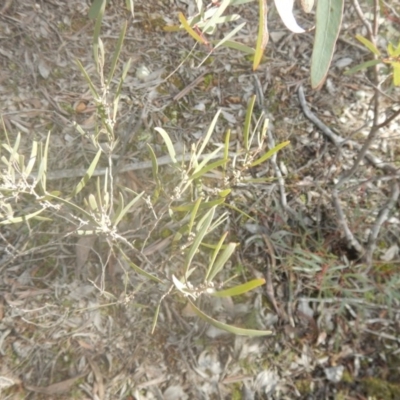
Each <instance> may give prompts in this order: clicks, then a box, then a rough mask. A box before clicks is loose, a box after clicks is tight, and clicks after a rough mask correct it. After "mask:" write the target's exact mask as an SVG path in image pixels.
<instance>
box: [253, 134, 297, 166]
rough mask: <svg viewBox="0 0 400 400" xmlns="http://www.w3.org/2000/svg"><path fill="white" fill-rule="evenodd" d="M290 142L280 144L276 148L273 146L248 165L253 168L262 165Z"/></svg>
mask: <svg viewBox="0 0 400 400" xmlns="http://www.w3.org/2000/svg"><path fill="white" fill-rule="evenodd" d="M289 143H290V141H289V140H288V141H286V142H282V143H279V144H278V145H277V146H275V147H274V148H273V149H271V150H268V151H267V152H266V153H265V154H263V155H262V156H261V157H260V158H258V159H257V160H256V161H254V162H252V163H251V164H250V167H255V166H256V165H259V164H262V163H263V162H264V161H266V160H268V159H269V158H271V157H272V156H273V155H274V154H275V153H277V152H278V151H279V150H281V149H283V148H284V147H286V146H287V145H288V144H289Z"/></svg>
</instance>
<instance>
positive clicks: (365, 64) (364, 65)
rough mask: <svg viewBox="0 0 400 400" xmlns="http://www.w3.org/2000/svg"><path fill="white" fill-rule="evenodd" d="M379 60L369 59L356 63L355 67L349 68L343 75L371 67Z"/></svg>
mask: <svg viewBox="0 0 400 400" xmlns="http://www.w3.org/2000/svg"><path fill="white" fill-rule="evenodd" d="M380 62H381V60H369V61H366V62H363V63H361V64H358V65H356V66H355V67H353V68H350V69H348V70H347V71H345V72H344V75H353V74H355V73H356V72H358V71H361V70H363V69H367V68H369V67H373V66H374V65H377V64H379V63H380Z"/></svg>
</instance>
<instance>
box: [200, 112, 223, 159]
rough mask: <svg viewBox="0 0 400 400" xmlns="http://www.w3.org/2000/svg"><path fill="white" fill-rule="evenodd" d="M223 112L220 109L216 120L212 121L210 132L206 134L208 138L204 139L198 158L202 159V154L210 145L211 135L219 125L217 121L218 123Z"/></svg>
mask: <svg viewBox="0 0 400 400" xmlns="http://www.w3.org/2000/svg"><path fill="white" fill-rule="evenodd" d="M221 111H222V109H219V110H218V111H217V113H216V114H215V115H214V118H213V120H212V121H211V124H210V126H209V128H208V131H207V133H206V136H205V137H204V139H203V143H202V144H201V147H200V150H199V151H198V152H197V153H196V156H197V157H200V156H201V154H202V153H203V151H204V149H205V148H206V146H207V144H208V142H209V140H210V138H211V135H212V133H213V132H214V129H215V126H216V125H217V121H218V118H219V116H220V114H221Z"/></svg>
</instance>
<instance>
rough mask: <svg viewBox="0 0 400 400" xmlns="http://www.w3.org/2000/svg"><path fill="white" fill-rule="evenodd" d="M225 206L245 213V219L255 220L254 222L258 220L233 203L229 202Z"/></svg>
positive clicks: (242, 213)
mask: <svg viewBox="0 0 400 400" xmlns="http://www.w3.org/2000/svg"><path fill="white" fill-rule="evenodd" d="M225 207H228V208H230V209H231V210H234V211H236V212H237V213H239V214H241V215H243V217H245V219H248V220H249V221H254V222H256V220H255V219H254V218H253V217H251V216H250V215H249V214H247V213H245V212H244V211H242V210H240V209H239V208H237V207H235V206H233V205H232V204H229V203H227V204H225Z"/></svg>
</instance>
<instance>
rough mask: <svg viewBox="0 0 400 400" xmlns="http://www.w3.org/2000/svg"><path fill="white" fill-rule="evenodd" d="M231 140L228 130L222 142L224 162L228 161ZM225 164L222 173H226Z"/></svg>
mask: <svg viewBox="0 0 400 400" xmlns="http://www.w3.org/2000/svg"><path fill="white" fill-rule="evenodd" d="M230 140H231V130H230V129H228V130H227V131H226V134H225V140H224V160H228V157H229V144H230ZM226 167H227V164H225V165H224V171H225V172H226Z"/></svg>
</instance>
